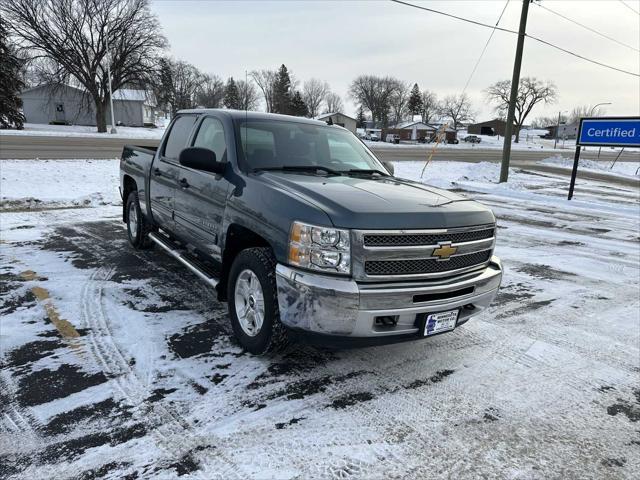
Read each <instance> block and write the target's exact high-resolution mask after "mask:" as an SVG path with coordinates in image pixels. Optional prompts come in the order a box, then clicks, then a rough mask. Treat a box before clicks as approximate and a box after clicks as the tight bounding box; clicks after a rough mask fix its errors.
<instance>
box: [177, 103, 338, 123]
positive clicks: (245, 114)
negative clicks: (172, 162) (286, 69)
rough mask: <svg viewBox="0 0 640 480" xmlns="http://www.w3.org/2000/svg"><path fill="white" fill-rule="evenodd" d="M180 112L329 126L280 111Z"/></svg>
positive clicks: (221, 110)
mask: <svg viewBox="0 0 640 480" xmlns="http://www.w3.org/2000/svg"><path fill="white" fill-rule="evenodd" d="M178 113H215V114H218V115H226V116H228V117H231V118H232V119H234V120H244V119H247V120H280V121H284V122H297V123H306V124H309V125H322V126H325V127H326V126H327V123H326V122H322V121H319V120H313V119H311V118H306V117H294V116H292V115H282V114H280V113H264V112H252V111H248V110H227V109H226V108H192V109H188V110H180V111H179V112H178Z"/></svg>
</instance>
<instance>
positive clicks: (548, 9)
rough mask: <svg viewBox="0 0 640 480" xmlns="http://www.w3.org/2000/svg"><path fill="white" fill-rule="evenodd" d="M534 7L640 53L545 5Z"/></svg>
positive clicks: (538, 4) (634, 48)
mask: <svg viewBox="0 0 640 480" xmlns="http://www.w3.org/2000/svg"><path fill="white" fill-rule="evenodd" d="M534 5H537V6H538V7H540V8H543V9H545V10H546V11H547V12H550V13H553V14H554V15H557V16H558V17H560V18H564V19H565V20H567V21H569V22H571V23H575V24H576V25H578V26H579V27H582V28H584V29H586V30H589V31H590V32H593V33H595V34H596V35H600V36H601V37H603V38H606V39H607V40H611V41H612V42H615V43H617V44H618V45H622V46H623V47H627V48H630V49H631V50H635V51H636V52H640V50H638V49H637V48H636V47H633V46H631V45H629V44H627V43H624V42H621V41H619V40H616V39H615V38H612V37H610V36H609V35H605V34H604V33H601V32H599V31H598V30H596V29H595V28H591V27H588V26H587V25H583V24H582V23H580V22H577V21H575V20H573V19H571V18H569V17H566V16H564V15H562V14H561V13H558V12H556V11H554V10H551V9H550V8H548V7H545V6H544V5H542V4H540V3H534ZM625 5H627V4H626V3H625ZM627 6H628V5H627ZM632 10H633V9H632Z"/></svg>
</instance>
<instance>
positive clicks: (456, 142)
mask: <svg viewBox="0 0 640 480" xmlns="http://www.w3.org/2000/svg"><path fill="white" fill-rule="evenodd" d="M446 142H447V143H451V144H454V145H457V144H458V143H460V140H458V139H457V138H447V140H446Z"/></svg>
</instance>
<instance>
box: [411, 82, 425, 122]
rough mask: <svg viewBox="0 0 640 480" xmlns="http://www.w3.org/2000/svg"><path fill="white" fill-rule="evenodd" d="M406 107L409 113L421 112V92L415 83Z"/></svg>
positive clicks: (416, 113)
mask: <svg viewBox="0 0 640 480" xmlns="http://www.w3.org/2000/svg"><path fill="white" fill-rule="evenodd" d="M407 109H408V110H409V113H411V115H419V114H421V113H422V94H421V93H420V88H418V84H417V83H414V84H413V88H412V89H411V94H410V95H409V101H408V102H407Z"/></svg>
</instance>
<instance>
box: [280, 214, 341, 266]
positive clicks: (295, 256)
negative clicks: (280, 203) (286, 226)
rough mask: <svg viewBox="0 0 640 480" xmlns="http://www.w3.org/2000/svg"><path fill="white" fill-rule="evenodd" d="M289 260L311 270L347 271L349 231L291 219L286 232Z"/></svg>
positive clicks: (292, 263)
mask: <svg viewBox="0 0 640 480" xmlns="http://www.w3.org/2000/svg"><path fill="white" fill-rule="evenodd" d="M289 263H290V264H291V265H296V266H298V267H302V268H309V269H312V270H320V271H323V272H332V273H341V274H349V272H350V271H351V241H350V239H349V230H343V229H340V228H329V227H316V226H314V225H307V224H305V223H300V222H293V224H292V225H291V233H290V235H289Z"/></svg>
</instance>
